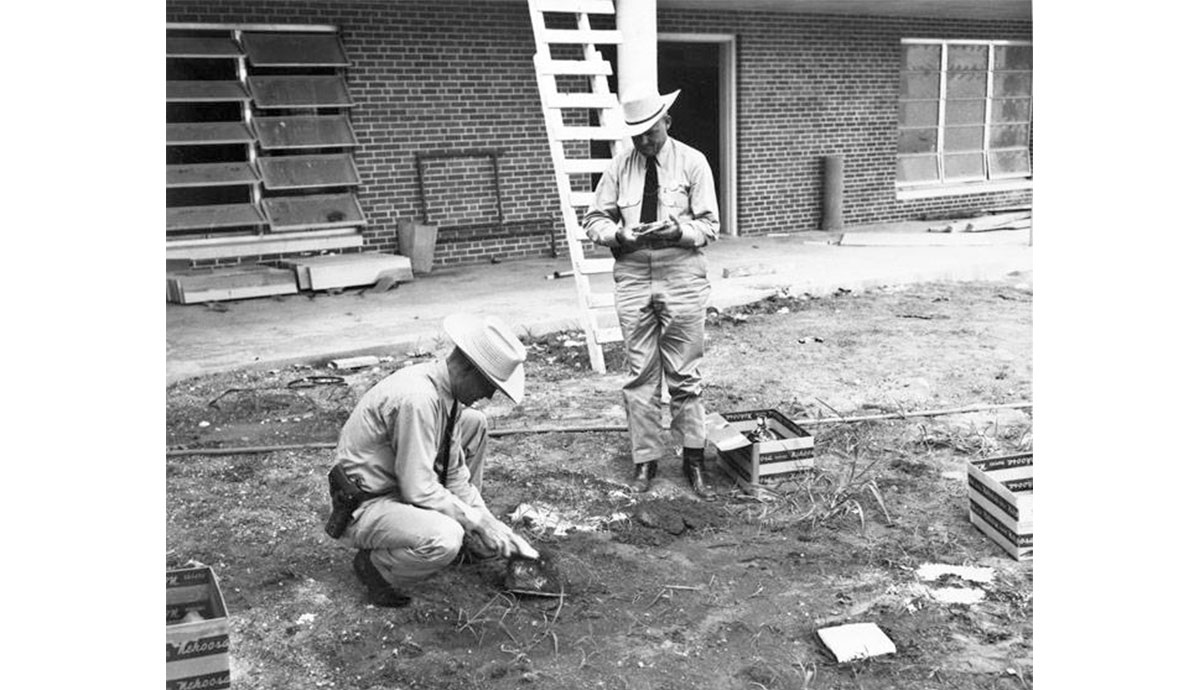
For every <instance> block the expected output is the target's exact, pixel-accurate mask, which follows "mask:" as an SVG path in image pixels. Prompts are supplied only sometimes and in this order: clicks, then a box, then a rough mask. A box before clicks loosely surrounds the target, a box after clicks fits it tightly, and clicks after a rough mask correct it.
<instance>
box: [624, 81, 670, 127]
mask: <svg viewBox="0 0 1200 690" xmlns="http://www.w3.org/2000/svg"><path fill="white" fill-rule="evenodd" d="M680 90H681V89H675V90H674V91H672V92H671V93H669V94H667V95H665V96H663V102H662V106H660V107H659V109H658V110H656V111H655V112H654V113H652V114H651V115H650V116H649V117H647V118H646V119H644V120H642V121H640V122H636V123H632V124H631V123H629V122H626V123H625V134H626V136H630V137H636V136H637V135H639V134H642V133H644V132H645V131H646V130H648V129H650V128H651V127H653V126H654V123H655V122H658V121H659V120H661V119H662V116H663V115H666V114H667V111H668V110H670V109H671V106H672V105H673V104H674V103H675V99H676V98H679V92H680Z"/></svg>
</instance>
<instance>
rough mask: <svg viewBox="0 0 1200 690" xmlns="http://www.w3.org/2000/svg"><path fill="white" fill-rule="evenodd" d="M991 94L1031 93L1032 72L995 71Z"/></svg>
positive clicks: (1015, 94)
mask: <svg viewBox="0 0 1200 690" xmlns="http://www.w3.org/2000/svg"><path fill="white" fill-rule="evenodd" d="M951 83H953V82H951ZM993 95H994V96H996V97H997V98H1000V97H1003V96H1031V95H1033V73H1031V72H996V78H995V93H994V94H993Z"/></svg>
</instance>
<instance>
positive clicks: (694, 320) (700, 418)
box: [613, 247, 710, 463]
mask: <svg viewBox="0 0 1200 690" xmlns="http://www.w3.org/2000/svg"><path fill="white" fill-rule="evenodd" d="M613 280H614V282H615V283H616V289H615V296H616V307H617V317H618V319H619V320H620V322H621V333H622V335H623V336H624V338H625V354H626V356H627V357H628V358H629V364H630V368H631V374H632V376H631V378H630V379H629V381H628V382H627V383H626V384H625V387H624V394H625V412H626V415H627V417H628V419H629V438H630V443H631V446H632V451H633V461H634V463H643V462H649V461H651V460H659V459H662V458H667V457H672V456H673V455H674V452H673V450H672V448H671V445H670V444H669V443H668V439H666V438H664V434H663V432H662V398H661V390H662V382H663V380H664V379H665V381H666V384H667V392H668V393H669V394H670V399H671V432H672V435H673V436H674V440H675V441H676V442H677V443H679V444H680V445H682V446H683V447H685V448H703V447H704V439H705V434H704V405H703V404H702V403H701V401H700V390H701V384H700V360H701V359H702V358H703V357H704V317H705V309H706V308H707V306H708V294H709V291H710V287H709V283H708V260H707V258H706V257H705V256H704V253H703V252H702V251H700V250H698V249H691V248H684V247H669V248H666V249H639V250H637V251H634V252H631V253H628V254H625V255H623V256H621V257H620V258H618V259H617V260H616V263H615V264H614V265H613Z"/></svg>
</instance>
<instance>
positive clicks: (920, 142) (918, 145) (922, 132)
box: [896, 128, 982, 153]
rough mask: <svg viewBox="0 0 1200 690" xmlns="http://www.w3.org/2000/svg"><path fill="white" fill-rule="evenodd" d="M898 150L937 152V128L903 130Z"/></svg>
mask: <svg viewBox="0 0 1200 690" xmlns="http://www.w3.org/2000/svg"><path fill="white" fill-rule="evenodd" d="M896 148H897V151H899V152H900V153H932V152H934V151H936V150H937V128H931V129H902V130H900V143H899V145H898V146H897V147H896ZM980 148H982V147H980Z"/></svg>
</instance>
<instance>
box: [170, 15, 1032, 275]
mask: <svg viewBox="0 0 1200 690" xmlns="http://www.w3.org/2000/svg"><path fill="white" fill-rule="evenodd" d="M166 9H167V12H166V19H167V21H169V22H221V23H288V24H301V23H302V24H335V25H337V26H338V27H339V28H340V29H341V35H342V40H343V43H344V45H345V47H346V52H347V54H348V56H349V58H350V60H351V62H352V67H351V68H350V69H349V71H348V74H347V81H348V84H349V87H350V93H351V97H352V98H353V100H354V102H355V104H356V105H355V107H354V108H353V109H352V111H351V121H352V122H353V125H354V128H355V131H356V133H357V135H358V138H359V142H360V147H359V148H358V149H357V150H356V152H355V160H356V162H357V164H358V168H359V172H360V174H361V175H362V181H363V184H362V186H361V187H360V188H359V199H360V201H361V203H362V206H363V210H364V212H365V213H366V216H367V220H368V225H367V227H366V229H365V230H364V238H365V242H366V245H367V249H368V250H382V251H394V250H395V246H396V225H397V222H398V221H400V220H421V219H422V216H423V213H426V212H427V213H429V214H430V215H429V220H430V221H431V222H434V223H437V224H438V225H440V226H445V230H444V231H442V232H439V238H438V248H437V253H436V255H435V262H436V263H437V264H439V265H447V264H456V263H474V262H485V261H492V260H502V259H510V258H516V257H520V256H537V255H541V256H546V255H549V253H550V250H551V241H552V237H551V235H550V229H551V228H553V229H554V231H555V232H557V233H559V238H558V239H557V241H556V242H555V244H556V245H557V249H558V251H559V253H560V255H562V254H565V248H564V247H563V243H562V242H563V241H562V239H561V225H560V222H559V220H558V205H557V199H556V194H555V191H554V180H553V173H552V164H551V161H550V155H549V149H548V146H547V144H546V138H545V128H544V125H543V123H542V117H541V107H540V103H539V101H538V94H537V85H536V83H535V81H534V75H533V71H532V67H531V56H532V54H533V51H534V45H533V33H532V29H531V27H530V25H529V13H528V10H527V8H526V6H525V4H524V3H515V4H497V3H493V2H466V1H463V0H443V1H442V2H428V3H426V2H396V1H394V0H360V1H359V2H349V1H341V2H335V1H332V0H331V1H328V2H301V1H297V2H287V1H286V0H225V1H220V0H218V1H215V2H207V1H205V2H200V1H199V0H168V1H167V3H166ZM659 31H662V32H672V33H675V32H704V33H735V34H737V36H738V56H737V62H738V65H737V69H738V77H739V84H738V141H739V147H738V157H739V161H738V166H739V168H738V179H739V189H738V199H739V212H740V217H739V231H740V233H741V234H745V235H752V234H760V233H766V232H788V231H799V230H813V229H817V228H818V227H819V223H820V212H821V198H820V194H821V157H822V156H825V155H829V154H834V153H839V154H842V155H843V156H845V176H846V178H845V189H844V203H845V206H844V215H845V221H846V223H847V225H857V224H865V223H876V222H884V221H892V220H903V219H907V218H913V217H915V216H916V215H917V214H919V213H924V212H929V211H934V210H952V209H962V208H975V207H980V206H998V205H1005V206H1007V205H1015V204H1025V203H1030V200H1031V195H1030V194H1029V193H1028V192H1023V193H1007V194H986V195H972V196H967V197H963V196H956V197H944V198H940V199H932V200H923V201H910V202H898V201H897V200H896V198H895V190H894V187H893V184H894V168H895V138H896V135H895V131H896V121H897V120H896V117H897V116H896V102H897V98H898V88H899V75H898V69H899V67H898V66H899V56H900V52H899V51H900V39H901V38H943V37H944V38H987V39H1027V38H1029V37H1030V35H1031V26H1030V24H1029V23H1028V22H1020V23H1012V22H988V23H982V22H969V21H951V20H919V21H918V20H901V19H892V18H871V19H865V18H864V19H858V18H844V17H830V16H813V15H794V14H779V13H767V12H728V11H727V12H702V11H695V10H660V13H659ZM476 149H499V150H500V151H501V153H500V155H499V157H498V159H497V160H498V164H499V180H500V184H499V187H500V197H501V202H500V207H499V208H497V205H496V184H495V180H494V178H493V177H492V175H491V171H490V162H489V161H487V159H481V158H477V157H465V158H463V159H453V160H444V161H442V160H439V161H428V162H426V164H425V165H426V168H425V173H427V174H428V175H429V176H430V180H427V183H428V184H427V189H426V191H427V194H426V199H425V204H424V205H423V204H422V201H421V195H420V192H419V186H418V180H417V166H416V155H417V154H418V153H420V152H433V151H443V152H444V151H447V150H453V151H463V150H476ZM501 216H502V217H503V220H504V222H503V224H498V223H496V222H495V220H496V219H499V218H500V217H501Z"/></svg>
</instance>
